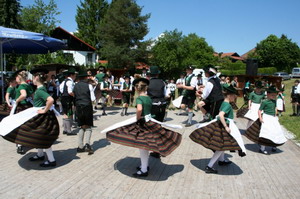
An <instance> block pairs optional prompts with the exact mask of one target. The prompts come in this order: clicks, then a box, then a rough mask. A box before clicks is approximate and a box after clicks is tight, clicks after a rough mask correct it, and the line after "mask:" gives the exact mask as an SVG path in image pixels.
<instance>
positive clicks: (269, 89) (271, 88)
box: [267, 86, 278, 93]
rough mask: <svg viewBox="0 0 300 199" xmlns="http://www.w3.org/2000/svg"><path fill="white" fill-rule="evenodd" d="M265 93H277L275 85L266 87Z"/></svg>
mask: <svg viewBox="0 0 300 199" xmlns="http://www.w3.org/2000/svg"><path fill="white" fill-rule="evenodd" d="M267 93H278V90H277V88H276V87H275V86H270V87H269V88H268V89H267Z"/></svg>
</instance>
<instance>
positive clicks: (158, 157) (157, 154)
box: [150, 152, 161, 159]
mask: <svg viewBox="0 0 300 199" xmlns="http://www.w3.org/2000/svg"><path fill="white" fill-rule="evenodd" d="M150 156H152V157H154V158H157V159H160V157H161V155H160V154H159V153H156V152H151V153H150Z"/></svg>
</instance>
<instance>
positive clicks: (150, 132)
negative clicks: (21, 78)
mask: <svg viewBox="0 0 300 199" xmlns="http://www.w3.org/2000/svg"><path fill="white" fill-rule="evenodd" d="M133 85H134V86H135V90H136V91H137V92H138V94H139V96H138V98H137V100H136V101H137V102H136V103H137V112H136V118H133V119H135V120H134V121H136V120H137V122H134V123H132V122H131V123H129V124H125V125H124V126H121V127H118V128H116V129H113V130H110V131H108V132H107V134H106V137H107V139H108V140H109V141H111V142H115V143H118V144H121V145H125V146H130V147H135V148H138V149H139V150H140V158H141V165H140V166H138V167H137V170H138V171H137V172H136V173H134V174H133V176H134V177H146V176H148V172H149V169H150V168H149V164H148V162H149V151H154V152H157V153H159V154H161V155H162V156H167V155H169V154H170V153H172V152H173V151H174V150H175V149H176V148H177V147H178V146H179V144H180V142H181V138H182V136H181V135H180V134H178V133H176V132H174V131H171V130H168V129H166V128H164V127H162V126H161V125H160V124H158V123H156V122H153V119H152V118H151V109H152V100H151V98H150V97H149V96H148V95H147V94H146V92H147V90H148V85H149V80H147V79H145V78H139V79H136V80H135V81H134V82H133ZM157 122H158V121H157ZM104 132H105V131H104Z"/></svg>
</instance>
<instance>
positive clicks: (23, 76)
mask: <svg viewBox="0 0 300 199" xmlns="http://www.w3.org/2000/svg"><path fill="white" fill-rule="evenodd" d="M13 76H14V77H15V78H16V82H17V84H18V87H17V89H16V96H15V99H16V101H15V103H16V104H15V106H16V107H15V108H13V110H12V112H11V114H15V113H19V112H21V111H24V110H26V109H28V108H30V107H32V94H33V88H32V86H30V85H29V84H27V83H26V80H27V71H26V69H24V68H22V69H20V70H18V71H16V72H15V73H14V74H13ZM17 153H19V154H22V155H23V154H25V151H24V148H23V146H22V145H20V144H17Z"/></svg>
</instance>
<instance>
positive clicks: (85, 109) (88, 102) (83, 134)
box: [74, 71, 95, 155]
mask: <svg viewBox="0 0 300 199" xmlns="http://www.w3.org/2000/svg"><path fill="white" fill-rule="evenodd" d="M78 78H79V82H78V83H77V84H76V85H75V86H74V97H75V104H76V114H77V121H78V125H79V127H80V129H79V132H78V148H77V152H78V153H80V152H88V155H92V154H93V153H94V150H93V148H92V146H91V136H92V126H94V124H93V105H92V102H93V101H94V100H95V95H94V90H93V86H92V85H91V84H89V79H88V74H87V72H86V71H80V72H79V74H78ZM84 138H85V144H84V142H83V140H84Z"/></svg>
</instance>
